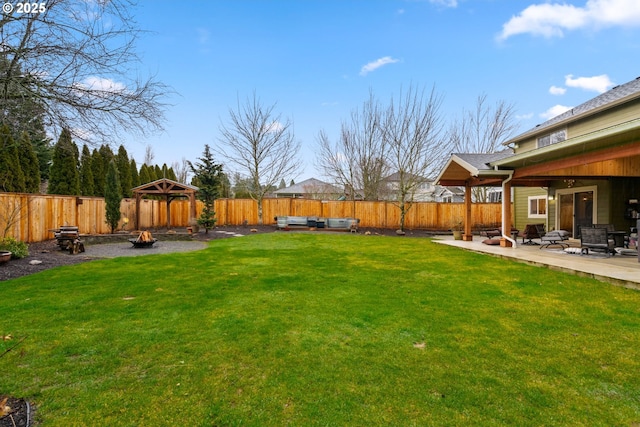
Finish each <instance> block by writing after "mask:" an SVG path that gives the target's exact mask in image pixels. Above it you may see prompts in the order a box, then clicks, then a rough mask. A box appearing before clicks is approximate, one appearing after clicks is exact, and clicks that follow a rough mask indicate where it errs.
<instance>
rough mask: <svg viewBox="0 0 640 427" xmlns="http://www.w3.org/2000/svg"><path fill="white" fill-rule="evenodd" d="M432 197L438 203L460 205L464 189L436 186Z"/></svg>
mask: <svg viewBox="0 0 640 427" xmlns="http://www.w3.org/2000/svg"><path fill="white" fill-rule="evenodd" d="M433 197H434V200H435V201H436V202H438V203H460V202H463V201H464V188H463V187H443V186H441V185H436V190H435V192H434V193H433Z"/></svg>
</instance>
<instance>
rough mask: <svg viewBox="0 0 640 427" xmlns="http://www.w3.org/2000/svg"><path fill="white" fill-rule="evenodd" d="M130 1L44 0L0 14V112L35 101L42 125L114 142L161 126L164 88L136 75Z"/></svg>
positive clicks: (136, 32)
mask: <svg viewBox="0 0 640 427" xmlns="http://www.w3.org/2000/svg"><path fill="white" fill-rule="evenodd" d="M133 6H134V3H133V2H132V1H130V0H111V1H99V2H87V1H84V0H49V1H47V2H46V10H45V11H44V12H42V13H37V14H20V15H18V14H16V13H15V12H14V13H13V14H8V15H7V14H5V15H3V18H2V20H1V21H0V61H1V63H0V111H2V113H3V121H4V118H5V117H6V116H7V115H9V114H10V112H11V110H12V109H14V108H16V105H18V104H19V103H20V102H22V101H23V100H24V99H30V100H32V102H34V103H35V104H37V105H39V106H40V107H41V108H42V112H43V118H44V122H45V123H44V125H45V126H46V127H48V128H49V129H50V130H52V131H53V132H54V133H58V132H59V131H60V129H62V128H68V129H70V130H71V131H72V132H73V133H74V137H75V138H77V139H80V140H82V141H85V142H88V143H92V142H98V143H103V142H105V141H106V142H113V141H115V140H116V139H117V137H118V136H119V135H120V134H121V133H122V132H125V133H133V134H137V135H145V134H147V133H148V132H154V131H158V130H161V129H162V126H163V116H164V108H165V106H166V105H165V104H163V102H162V99H163V97H164V96H165V95H166V93H167V92H168V91H169V90H168V88H167V87H166V86H165V85H163V84H161V83H160V82H158V81H156V80H155V79H154V78H153V77H150V78H148V79H139V78H137V77H133V78H131V77H129V76H131V75H134V76H135V75H137V66H138V64H139V58H138V56H137V55H136V52H135V43H136V40H137V37H138V36H139V34H140V30H138V29H137V28H136V23H135V21H134V20H133V18H132V16H131V14H130V8H131V7H133Z"/></svg>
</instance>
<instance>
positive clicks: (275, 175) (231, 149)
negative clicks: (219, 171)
mask: <svg viewBox="0 0 640 427" xmlns="http://www.w3.org/2000/svg"><path fill="white" fill-rule="evenodd" d="M275 107H276V104H273V105H271V106H264V105H263V104H262V103H261V101H260V99H258V97H257V95H256V93H255V92H254V93H253V96H252V97H250V98H247V99H246V101H245V103H244V104H242V105H241V104H240V101H239V100H238V105H237V107H236V109H235V110H234V109H229V124H228V125H221V126H220V133H221V137H220V143H221V145H220V146H219V147H218V148H217V149H216V151H217V152H218V153H219V154H220V155H221V156H222V157H223V158H225V159H226V160H227V161H228V163H230V164H232V165H234V166H235V169H236V171H238V172H241V173H244V174H245V175H246V176H248V177H249V178H250V180H251V188H249V192H250V194H251V197H252V198H253V199H254V200H256V201H257V202H258V221H259V223H260V224H262V200H263V199H264V197H265V196H266V194H267V193H268V192H269V191H270V190H271V188H272V187H275V186H276V185H277V184H278V182H279V181H280V180H281V179H283V178H287V177H291V176H293V175H295V174H296V173H297V171H298V169H299V168H300V165H301V163H300V160H299V158H298V153H299V151H300V143H299V142H297V141H296V140H295V136H294V132H293V124H292V122H291V121H290V120H289V119H286V118H283V117H282V115H280V114H277V113H275ZM231 169H234V168H231Z"/></svg>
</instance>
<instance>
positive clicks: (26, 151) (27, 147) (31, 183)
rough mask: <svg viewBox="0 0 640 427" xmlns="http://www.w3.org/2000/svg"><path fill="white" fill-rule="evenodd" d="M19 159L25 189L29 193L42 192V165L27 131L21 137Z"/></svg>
mask: <svg viewBox="0 0 640 427" xmlns="http://www.w3.org/2000/svg"><path fill="white" fill-rule="evenodd" d="M18 158H19V159H20V169H22V174H23V176H24V188H25V191H26V192H27V193H39V192H40V165H39V164H38V157H37V156H36V153H35V151H33V144H31V138H29V133H27V132H26V131H24V132H22V135H20V141H19V143H18Z"/></svg>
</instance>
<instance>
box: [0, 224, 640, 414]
mask: <svg viewBox="0 0 640 427" xmlns="http://www.w3.org/2000/svg"><path fill="white" fill-rule="evenodd" d="M89 250H90V249H89ZM0 290H1V291H2V298H0V313H1V316H0V333H4V334H12V335H13V337H14V341H9V342H8V343H13V342H15V340H17V339H20V338H25V339H24V341H23V342H22V343H21V344H20V345H19V346H18V347H17V348H16V349H15V350H13V351H11V352H10V353H8V354H6V355H5V356H4V357H2V358H0V369H1V370H2V374H1V375H0V395H2V394H6V395H12V396H17V397H25V398H27V399H28V400H30V401H31V402H33V403H34V404H35V405H36V406H37V418H38V420H39V421H40V422H41V425H42V426H85V425H87V426H95V425H101V426H169V425H185V426H186V425H189V426H214V425H215V426H236V425H237V426H239V425H247V426H282V425H294V426H311V425H322V426H346V425H355V426H371V425H385V426H387V425H402V426H407V425H417V426H424V425H448V426H449V425H482V426H485V425H509V426H514V425H518V426H522V425H545V426H553V425H557V426H566V425H574V426H575V425H585V426H598V425H602V426H612V425H617V426H633V425H638V424H637V423H640V374H639V373H640V292H638V291H633V290H629V289H625V288H618V287H613V286H611V285H608V284H605V283H601V282H598V281H595V280H591V279H586V278H580V277H577V276H573V275H568V274H564V273H560V272H555V271H551V270H548V269H545V268H539V267H533V266H528V265H524V264H520V263H514V262H510V261H505V260H501V259H497V258H493V257H489V256H485V255H480V254H474V253H470V252H466V251H463V250H459V249H456V248H450V247H443V246H442V245H437V244H434V243H432V242H430V241H429V240H427V239H418V238H398V237H382V236H363V235H352V234H351V233H349V234H346V233H345V234H341V233H327V234H323V233H317V234H309V233H271V234H262V235H252V236H247V237H243V238H235V239H224V240H217V241H213V242H212V243H211V244H210V247H209V248H208V249H206V250H203V251H199V252H191V253H183V254H172V255H157V256H156V255H152V256H145V257H132V258H118V259H113V260H104V261H94V262H91V263H85V264H80V265H76V266H71V267H65V268H59V269H54V270H50V271H46V272H43V273H40V274H36V275H33V276H28V277H23V278H21V279H16V280H10V281H6V282H0ZM2 345H5V346H6V345H7V343H4V344H3V343H2V342H1V341H0V346H2ZM0 350H2V347H0Z"/></svg>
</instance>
